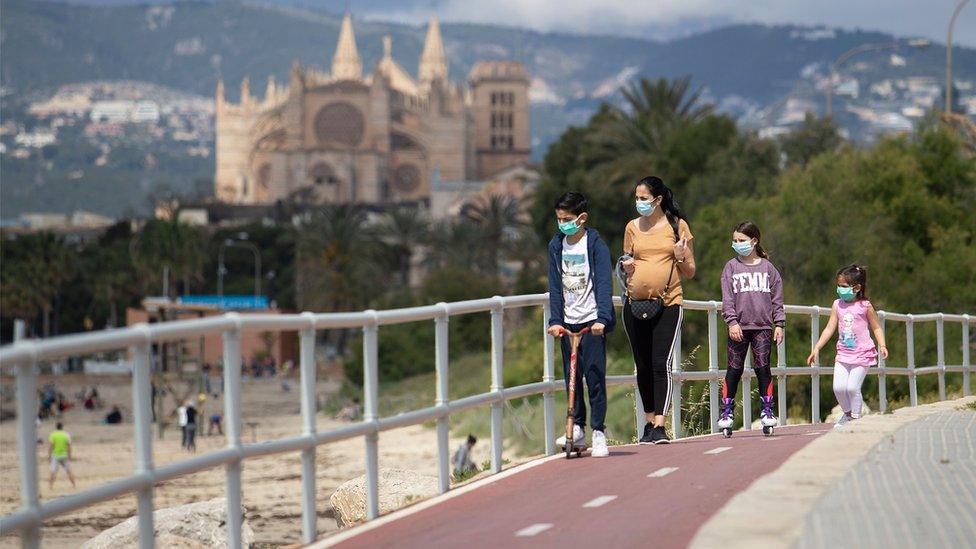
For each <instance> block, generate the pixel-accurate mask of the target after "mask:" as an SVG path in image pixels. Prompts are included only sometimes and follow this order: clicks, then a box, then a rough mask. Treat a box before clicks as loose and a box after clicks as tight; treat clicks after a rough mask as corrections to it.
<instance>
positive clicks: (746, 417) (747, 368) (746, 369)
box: [740, 348, 754, 430]
mask: <svg viewBox="0 0 976 549" xmlns="http://www.w3.org/2000/svg"><path fill="white" fill-rule="evenodd" d="M753 372H754V370H753V369H752V349H751V348H748V349H746V361H745V364H743V365H742V394H741V395H740V396H741V397H742V428H743V429H746V430H749V429H752V377H751V376H752V374H753Z"/></svg>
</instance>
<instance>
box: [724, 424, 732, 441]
mask: <svg viewBox="0 0 976 549" xmlns="http://www.w3.org/2000/svg"><path fill="white" fill-rule="evenodd" d="M722 434H723V435H725V438H732V428H731V427H726V428H724V429H722Z"/></svg>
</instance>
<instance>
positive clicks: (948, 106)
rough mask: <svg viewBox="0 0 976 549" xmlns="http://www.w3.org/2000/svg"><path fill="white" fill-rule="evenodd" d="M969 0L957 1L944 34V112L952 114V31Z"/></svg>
mask: <svg viewBox="0 0 976 549" xmlns="http://www.w3.org/2000/svg"><path fill="white" fill-rule="evenodd" d="M968 2H969V0H959V3H958V4H956V9H955V11H953V12H952V18H950V19H949V30H948V32H946V81H945V112H946V113H948V114H952V30H953V29H954V28H955V27H956V18H957V17H959V12H961V11H962V8H963V7H964V6H965V5H966V4H967V3H968Z"/></svg>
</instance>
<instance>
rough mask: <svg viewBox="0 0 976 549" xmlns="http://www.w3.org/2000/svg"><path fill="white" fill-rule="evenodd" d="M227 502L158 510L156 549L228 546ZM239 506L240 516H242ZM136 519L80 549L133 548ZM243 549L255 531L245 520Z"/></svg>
mask: <svg viewBox="0 0 976 549" xmlns="http://www.w3.org/2000/svg"><path fill="white" fill-rule="evenodd" d="M226 510H227V503H226V502H225V501H224V500H223V498H217V499H212V500H210V501H200V502H197V503H188V504H186V505H180V506H178V507H170V508H167V509H159V510H157V511H156V512H155V513H153V526H154V537H155V538H156V547H167V548H175V549H205V548H209V547H227V513H226ZM244 513H245V509H244V506H241V515H244ZM137 521H138V517H130V518H128V519H126V520H125V521H124V522H121V523H119V524H116V525H115V526H113V527H111V528H109V529H108V530H105V531H104V532H102V533H101V534H98V535H97V536H95V537H93V538H92V539H90V540H88V541H86V542H85V543H83V544H82V545H81V548H82V549H122V548H128V547H136V546H137V545H138V541H139V525H138V522H137ZM241 542H242V545H243V546H244V547H251V545H253V544H254V530H252V529H251V526H250V525H249V524H248V523H247V519H246V518H245V519H244V524H243V527H242V528H241Z"/></svg>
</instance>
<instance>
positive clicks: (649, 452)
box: [320, 424, 829, 549]
mask: <svg viewBox="0 0 976 549" xmlns="http://www.w3.org/2000/svg"><path fill="white" fill-rule="evenodd" d="M828 429H829V427H827V426H825V425H823V424H820V425H795V426H793V425H791V426H786V427H779V428H777V429H776V432H775V434H774V435H773V436H771V437H764V436H763V435H762V432H761V431H759V430H752V431H737V432H736V433H735V434H734V435H733V436H732V438H729V439H726V438H724V437H722V435H720V434H719V435H708V436H703V437H694V438H688V439H683V440H679V441H675V442H672V443H671V444H668V445H657V446H643V445H628V446H616V447H612V448H611V454H610V456H609V457H606V458H599V459H598V458H591V457H589V456H588V455H587V454H584V455H583V458H581V459H577V458H575V457H574V458H573V459H569V460H566V459H564V458H561V457H560V458H556V459H548V460H546V461H545V462H544V463H540V464H538V465H536V466H533V467H529V468H527V469H525V470H523V471H520V472H517V473H515V474H512V475H509V476H506V477H504V478H500V479H498V480H495V481H492V480H491V478H490V477H489V479H486V480H485V481H479V483H484V484H483V485H482V486H479V487H477V488H475V489H472V490H470V491H467V492H464V493H461V494H458V495H456V496H454V497H447V498H446V499H444V500H443V501H439V502H436V503H434V504H433V505H429V506H427V507H423V504H421V505H420V506H421V507H422V508H421V509H420V510H417V511H412V510H411V509H410V508H407V509H406V510H402V511H399V512H397V513H394V514H393V515H391V516H390V517H388V519H387V520H386V521H381V522H380V523H378V524H366V525H363V526H360V527H358V528H356V529H354V530H351V531H349V532H348V533H342V534H338V535H337V536H336V537H335V538H333V540H330V539H329V538H325V539H324V540H322V541H323V542H325V543H324V544H323V546H335V547H343V548H355V547H369V548H377V547H397V548H411V547H417V548H421V547H422V548H429V547H439V548H440V547H463V548H465V549H475V548H480V547H492V548H496V547H573V546H577V545H579V544H580V543H586V544H587V545H596V546H599V547H601V548H608V547H657V548H669V547H685V546H687V545H688V543H689V542H690V541H691V539H692V538H693V537H694V535H695V532H697V530H698V528H700V527H701V526H702V525H703V524H704V523H705V522H706V521H707V520H708V519H709V518H710V517H711V516H712V515H713V514H715V513H716V512H717V511H718V510H719V509H721V508H722V507H723V506H724V505H725V503H726V502H727V501H728V500H729V499H730V498H731V497H732V496H734V495H735V494H737V493H738V492H740V491H742V490H744V489H745V488H747V487H748V486H749V485H750V484H752V483H753V481H755V480H756V479H757V478H759V477H760V476H762V475H765V474H767V473H770V472H772V471H774V470H775V469H776V468H778V467H779V466H780V465H781V464H782V463H783V462H784V461H786V460H787V459H788V458H789V457H790V456H791V455H793V454H794V453H795V452H796V451H798V450H799V449H801V448H803V447H804V446H806V445H807V444H808V443H810V442H811V441H812V440H814V439H815V438H816V437H817V436H820V435H821V434H823V433H825V432H827V430H828ZM770 503H771V504H774V502H770ZM764 511H765V510H762V509H756V510H755V512H756V516H757V519H758V517H759V516H760V515H761V513H763V512H764ZM391 519H392V520H391ZM320 543H321V542H320Z"/></svg>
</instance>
